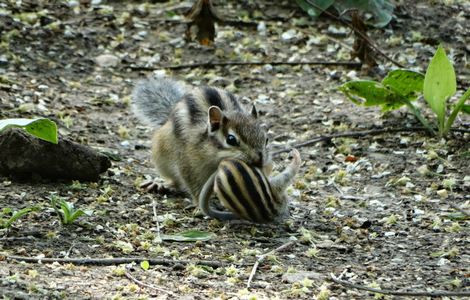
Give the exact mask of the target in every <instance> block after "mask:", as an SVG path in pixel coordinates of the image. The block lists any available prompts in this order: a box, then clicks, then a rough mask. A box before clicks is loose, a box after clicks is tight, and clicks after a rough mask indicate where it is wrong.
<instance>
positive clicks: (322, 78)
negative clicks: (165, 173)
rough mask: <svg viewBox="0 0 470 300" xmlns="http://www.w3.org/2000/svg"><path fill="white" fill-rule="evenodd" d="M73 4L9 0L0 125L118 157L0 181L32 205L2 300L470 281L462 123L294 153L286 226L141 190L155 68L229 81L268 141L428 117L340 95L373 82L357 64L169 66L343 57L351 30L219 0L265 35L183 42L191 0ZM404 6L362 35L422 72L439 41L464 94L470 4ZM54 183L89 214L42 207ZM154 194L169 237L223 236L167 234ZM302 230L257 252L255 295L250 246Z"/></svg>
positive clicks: (289, 6)
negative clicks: (91, 168) (45, 130)
mask: <svg viewBox="0 0 470 300" xmlns="http://www.w3.org/2000/svg"><path fill="white" fill-rule="evenodd" d="M78 2H83V3H85V2H90V1H1V2H0V33H1V38H2V39H1V44H0V119H4V118H18V117H21V118H30V117H36V116H43V117H48V118H50V119H52V120H54V121H56V122H57V124H58V126H59V131H60V134H61V135H63V136H66V137H68V138H70V139H72V140H74V141H77V142H80V143H83V144H86V145H89V146H91V147H93V148H95V149H98V150H99V151H102V152H105V153H108V154H109V155H110V156H111V157H112V158H113V165H112V167H111V168H110V169H109V170H108V171H107V172H106V173H104V174H103V175H102V177H101V180H100V181H99V182H92V183H91V182H48V181H45V180H41V179H35V180H34V181H33V182H31V181H26V182H25V181H23V182H18V181H15V180H12V179H11V178H8V177H0V208H7V207H9V208H13V209H14V210H17V209H21V208H23V207H27V206H38V207H39V208H40V210H39V211H37V212H35V213H32V214H29V215H27V216H25V217H24V218H22V219H20V220H19V221H17V222H15V223H14V225H13V227H12V228H10V230H1V231H0V235H1V236H0V294H1V295H2V296H3V298H4V299H35V298H38V299H55V298H70V299H207V298H218V299H286V298H300V299H314V298H315V297H317V299H326V298H322V297H324V296H325V295H326V294H328V293H329V296H330V299H368V298H374V297H378V295H375V294H374V293H371V292H367V291H360V290H357V289H352V288H347V287H345V286H342V285H339V284H337V283H333V282H331V281H330V274H334V275H335V276H340V275H341V274H342V279H343V280H347V281H350V282H352V283H355V284H360V285H363V286H375V287H377V288H382V289H392V290H413V291H436V290H443V291H462V290H467V291H468V290H469V289H470V246H469V245H470V243H469V242H470V235H469V228H470V219H469V217H468V215H465V214H464V213H463V212H462V211H460V210H458V209H456V208H455V207H461V208H463V209H464V210H466V211H468V210H469V201H470V193H469V191H470V166H469V164H468V161H469V159H470V149H469V134H468V133H465V134H464V133H458V132H456V133H452V134H451V135H449V137H448V138H447V139H446V140H443V139H442V140H441V139H438V138H435V137H430V136H427V135H426V134H425V133H423V132H406V133H384V134H379V135H368V136H363V137H359V138H347V139H346V138H342V139H334V140H332V141H331V142H323V143H317V144H314V145H312V146H308V147H302V148H299V150H300V152H301V155H302V158H303V160H304V164H303V166H302V169H301V173H300V174H299V176H298V177H297V180H296V182H295V184H294V185H293V186H292V187H291V188H289V195H290V198H291V207H290V217H289V218H288V219H286V220H285V221H283V222H281V223H280V224H270V225H255V224H249V223H222V222H218V221H216V220H211V219H209V218H206V217H203V216H201V215H199V214H197V213H196V214H195V213H194V210H193V209H191V208H187V207H188V204H189V203H190V202H189V200H188V199H187V198H185V197H184V196H181V195H175V194H172V193H169V194H167V195H162V194H157V193H147V192H146V191H144V190H142V189H141V188H140V187H139V186H140V184H141V183H142V182H144V181H147V180H150V179H151V178H153V177H154V176H155V175H156V174H155V172H154V170H153V168H152V166H151V163H150V161H149V153H150V136H151V132H152V129H151V128H149V127H146V126H144V125H143V124H142V123H140V122H139V121H138V120H137V119H136V118H135V117H134V116H133V115H132V113H131V111H130V107H129V102H130V94H131V91H132V88H133V85H134V84H135V82H136V81H137V80H138V79H140V78H145V77H146V76H150V75H152V72H153V71H152V70H151V69H152V68H153V69H154V70H155V71H154V72H155V73H156V74H162V73H163V72H166V74H168V75H170V76H174V77H176V78H179V79H181V80H185V81H186V82H188V83H191V84H195V85H200V84H209V85H217V86H221V87H224V88H227V89H228V90H230V91H232V92H234V93H235V94H237V95H238V96H240V97H246V99H247V101H256V103H257V105H258V108H259V109H260V112H261V114H262V118H263V120H264V121H265V122H266V124H267V125H268V128H269V135H270V137H271V147H272V149H273V150H277V149H283V148H286V147H289V146H290V145H292V144H295V143H300V142H303V141H306V140H308V139H310V138H313V137H316V136H319V135H323V134H330V133H336V132H346V131H355V130H366V129H374V128H397V127H401V128H403V127H407V126H419V123H417V121H416V120H415V118H414V117H413V116H412V115H411V114H409V113H408V112H407V111H406V110H405V109H400V110H398V111H394V112H392V113H389V114H387V115H382V114H381V113H380V111H379V110H378V109H375V108H364V107H357V106H354V105H353V104H352V103H350V102H349V100H347V99H346V97H345V96H344V95H342V94H341V93H340V92H339V91H338V89H337V88H338V86H339V85H341V84H342V83H344V82H346V81H348V80H351V79H355V78H369V77H368V75H367V72H366V71H364V70H356V69H352V68H348V67H343V66H322V65H312V66H307V65H303V66H299V65H270V64H266V65H254V66H220V67H214V68H198V67H194V68H182V69H174V70H172V69H169V68H165V67H164V66H178V65H181V64H188V63H195V62H207V61H222V62H224V61H315V60H320V61H347V60H348V58H349V49H348V48H347V47H348V45H349V47H350V46H351V45H352V44H353V38H352V36H351V35H349V34H348V33H349V29H347V28H346V27H344V25H341V24H340V23H338V22H337V21H335V20H333V19H331V18H328V17H324V18H321V19H319V20H316V21H312V20H311V19H309V18H308V17H307V16H306V14H305V13H304V12H302V11H301V10H300V9H299V8H298V7H297V5H296V4H295V2H294V1H283V2H280V4H271V3H272V2H271V1H215V6H216V8H218V9H219V11H220V13H221V15H223V16H224V17H226V18H232V19H235V18H243V19H244V20H249V21H252V22H256V23H258V24H259V23H260V22H264V24H265V25H266V30H265V31H263V30H260V31H257V30H256V29H254V28H252V27H232V26H218V28H217V37H216V40H215V44H214V46H213V47H205V46H200V45H199V44H198V43H196V42H194V41H190V42H188V41H185V39H184V32H185V29H186V25H185V24H184V23H183V22H182V19H181V17H180V16H181V14H182V12H184V11H185V10H186V9H188V7H189V6H190V5H191V3H189V2H179V1H170V2H165V3H154V4H142V3H140V2H136V1H106V2H101V3H98V2H100V1H91V2H93V3H95V2H96V3H98V4H93V5H81V6H80V5H78V4H77V3H78ZM405 2H406V1H400V3H402V4H401V5H398V6H397V7H396V9H395V17H394V19H393V20H392V22H391V23H390V24H389V25H388V26H387V27H385V28H383V29H370V31H369V34H370V36H371V38H372V40H373V41H375V43H376V44H377V45H378V46H379V47H380V48H381V49H382V50H383V51H384V52H386V53H387V54H388V55H389V56H391V57H393V58H394V59H396V60H397V61H399V62H401V63H402V64H404V65H405V66H406V67H407V68H411V69H414V70H418V71H421V72H424V71H425V68H426V66H427V64H428V62H429V60H430V58H431V57H432V55H433V53H434V51H435V49H436V48H437V45H438V44H439V43H440V42H442V43H443V45H444V46H445V48H446V51H447V53H448V55H449V56H450V57H452V58H453V62H454V67H455V69H456V72H457V74H458V75H457V81H458V90H459V91H463V90H466V89H468V88H469V82H470V80H469V79H470V67H469V66H470V65H469V62H468V57H469V52H470V48H469V45H470V32H469V28H470V27H469V21H468V20H469V19H470V5H469V3H468V2H466V1H445V2H446V4H444V1H417V2H415V3H414V4H413V5H405V4H403V3H405ZM12 15H15V16H16V17H15V18H12ZM261 27H262V26H261ZM103 55H107V56H103ZM378 62H379V65H380V70H381V71H379V73H380V72H382V73H386V72H387V71H388V70H391V69H393V68H394V66H393V65H392V64H391V63H390V62H388V61H387V60H384V59H381V58H380V59H379V60H378ZM373 79H376V80H380V79H381V76H377V77H373ZM419 101H421V103H424V101H422V100H419ZM422 107H423V109H424V105H422ZM424 110H425V111H426V114H427V115H428V116H429V117H431V116H430V115H429V114H428V113H429V110H426V109H424ZM469 122H470V118H468V117H464V116H460V117H458V118H457V121H456V124H455V126H456V127H459V128H463V129H468V128H469ZM274 160H275V162H276V166H277V167H282V166H284V165H285V164H286V163H287V162H288V158H287V155H285V154H282V155H278V156H276V157H274ZM52 195H55V196H60V197H62V198H63V199H66V200H67V201H69V202H72V203H74V204H75V206H76V207H78V208H83V209H90V210H93V215H92V216H89V217H81V218H80V219H79V220H78V221H77V222H76V223H74V224H72V225H68V226H65V225H61V224H60V221H59V218H58V217H57V215H56V213H55V211H54V210H53V209H52V208H51V206H50V200H49V199H50V197H51V196H52ZM153 200H154V201H155V203H156V213H157V215H158V220H159V225H160V231H161V232H162V233H163V234H167V235H169V234H176V233H179V232H182V231H185V230H201V231H206V232H211V233H214V234H215V236H214V237H213V238H212V239H210V240H208V241H198V242H176V241H166V240H165V241H163V242H159V241H158V240H157V239H156V236H157V235H156V227H157V223H156V222H155V220H154V214H153V210H152V201H153ZM292 240H294V241H296V242H294V243H293V244H292V245H291V246H290V247H288V248H287V249H285V250H283V251H279V252H275V253H274V254H272V255H269V256H268V257H267V258H266V260H265V261H264V262H262V263H261V264H260V266H259V268H258V270H257V271H256V274H255V277H254V279H253V281H252V284H251V288H250V289H246V286H247V281H248V277H249V275H250V272H251V270H252V267H253V264H254V262H255V261H256V259H257V257H258V256H259V255H260V254H264V253H267V252H269V251H271V250H274V249H276V248H277V247H279V246H281V245H283V244H286V243H288V242H289V241H292ZM10 255H19V256H28V257H41V258H53V257H55V258H86V257H88V258H108V257H116V258H117V257H134V256H139V257H146V258H154V259H166V260H168V261H169V262H168V261H167V263H165V264H156V263H155V264H152V263H151V264H150V268H149V269H148V270H144V269H143V268H142V267H141V266H140V265H139V263H135V264H121V265H111V266H99V265H72V264H67V263H52V264H48V263H39V264H38V263H25V262H18V261H15V260H10V259H7V256H10ZM188 260H189V261H190V263H187V261H188ZM200 261H211V262H213V265H212V266H208V265H203V264H201V263H199V262H200ZM208 264H209V263H208ZM126 274H128V275H130V276H132V278H135V279H137V280H138V281H139V282H136V281H134V280H132V279H130V277H127V276H126ZM387 297H390V298H392V297H391V296H387ZM447 299H454V298H453V297H448V298H447Z"/></svg>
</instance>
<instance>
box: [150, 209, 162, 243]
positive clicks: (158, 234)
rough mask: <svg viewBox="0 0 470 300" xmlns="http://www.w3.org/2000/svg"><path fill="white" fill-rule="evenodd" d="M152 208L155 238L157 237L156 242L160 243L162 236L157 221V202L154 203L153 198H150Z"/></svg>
mask: <svg viewBox="0 0 470 300" xmlns="http://www.w3.org/2000/svg"><path fill="white" fill-rule="evenodd" d="M152 209H153V220H154V221H155V223H156V224H157V239H158V242H159V243H161V241H162V237H161V236H160V222H158V216H157V204H156V203H155V200H152Z"/></svg>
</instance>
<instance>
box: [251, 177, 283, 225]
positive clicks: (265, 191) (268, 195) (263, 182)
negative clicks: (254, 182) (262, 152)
mask: <svg viewBox="0 0 470 300" xmlns="http://www.w3.org/2000/svg"><path fill="white" fill-rule="evenodd" d="M253 173H255V176H256V178H257V179H258V186H261V190H262V191H263V198H264V199H265V200H266V202H267V205H268V207H269V210H270V211H271V214H270V216H275V215H277V214H278V211H277V209H276V208H275V207H274V203H273V201H274V199H271V198H272V197H273V193H272V190H271V185H270V184H269V181H268V180H263V177H262V174H260V173H261V171H260V170H258V169H255V168H253ZM266 185H267V186H266ZM268 189H269V191H268Z"/></svg>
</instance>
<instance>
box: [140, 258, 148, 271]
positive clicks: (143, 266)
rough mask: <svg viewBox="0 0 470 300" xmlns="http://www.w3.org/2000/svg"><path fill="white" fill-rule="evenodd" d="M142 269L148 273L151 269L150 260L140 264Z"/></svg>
mask: <svg viewBox="0 0 470 300" xmlns="http://www.w3.org/2000/svg"><path fill="white" fill-rule="evenodd" d="M140 267H141V268H142V270H144V271H147V270H148V269H149V268H150V264H149V262H148V260H143V261H141V262H140Z"/></svg>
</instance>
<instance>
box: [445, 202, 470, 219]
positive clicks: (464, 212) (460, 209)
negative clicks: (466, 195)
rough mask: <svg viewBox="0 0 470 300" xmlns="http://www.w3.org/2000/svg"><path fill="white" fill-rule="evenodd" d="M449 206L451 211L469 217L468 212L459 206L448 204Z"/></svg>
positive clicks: (469, 212)
mask: <svg viewBox="0 0 470 300" xmlns="http://www.w3.org/2000/svg"><path fill="white" fill-rule="evenodd" d="M449 205H450V207H452V208H453V209H455V210H458V211H460V212H461V213H463V214H464V215H466V216H467V217H470V211H468V210H465V209H463V208H462V207H460V206H458V205H457V204H454V203H449Z"/></svg>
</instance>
